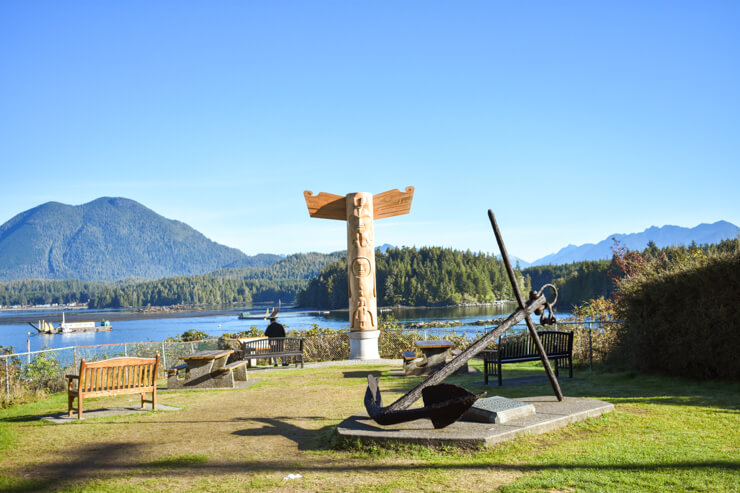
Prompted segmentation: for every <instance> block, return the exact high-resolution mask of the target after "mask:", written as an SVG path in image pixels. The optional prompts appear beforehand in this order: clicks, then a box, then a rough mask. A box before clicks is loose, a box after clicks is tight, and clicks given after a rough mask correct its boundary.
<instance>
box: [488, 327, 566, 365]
mask: <svg viewBox="0 0 740 493" xmlns="http://www.w3.org/2000/svg"><path fill="white" fill-rule="evenodd" d="M537 335H538V336H539V338H540V342H542V347H543V348H544V349H545V352H546V353H547V354H548V355H556V354H558V355H559V354H563V355H567V354H568V353H570V351H571V349H572V347H573V333H572V332H558V331H554V330H543V331H537ZM498 354H499V358H500V359H502V360H503V359H508V358H537V357H539V353H538V352H537V346H535V344H534V340H533V339H532V336H530V335H529V333H528V332H525V333H524V334H517V335H513V336H507V337H500V338H499V340H498Z"/></svg>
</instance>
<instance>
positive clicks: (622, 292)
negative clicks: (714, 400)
mask: <svg viewBox="0 0 740 493" xmlns="http://www.w3.org/2000/svg"><path fill="white" fill-rule="evenodd" d="M618 295H619V301H618V316H620V318H622V319H623V320H625V321H626V327H625V330H624V332H623V334H622V336H621V337H620V340H619V352H620V353H621V356H622V357H623V358H624V359H625V360H626V361H627V362H629V363H631V364H632V365H633V366H634V367H636V368H638V369H640V370H643V371H648V372H661V373H667V374H670V375H676V376H686V377H693V378H702V379H708V378H732V379H738V378H740V358H738V357H737V354H736V351H737V350H738V348H740V331H739V329H740V327H739V324H738V321H739V320H740V304H738V300H740V251H737V250H735V251H734V252H722V253H716V254H710V255H709V256H706V255H704V254H703V253H702V252H693V254H691V255H687V256H684V257H683V258H681V259H679V260H678V261H672V262H665V261H660V260H656V261H653V262H650V263H649V264H647V265H645V266H644V268H642V269H640V270H639V271H638V272H635V273H633V275H631V276H629V277H627V278H625V279H623V280H621V281H620V282H619V289H618Z"/></svg>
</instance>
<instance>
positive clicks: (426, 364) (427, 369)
mask: <svg viewBox="0 0 740 493" xmlns="http://www.w3.org/2000/svg"><path fill="white" fill-rule="evenodd" d="M415 345H416V347H417V348H418V349H419V350H420V351H421V353H422V356H421V358H416V357H415V354H413V355H411V354H410V356H413V357H408V358H407V357H406V354H405V353H404V365H403V369H404V374H405V375H407V376H411V375H431V374H432V373H434V372H435V371H437V370H439V369H440V368H442V367H443V366H445V365H446V364H447V363H448V362H450V361H452V359H453V358H454V357H455V356H457V354H456V353H457V351H454V350H453V348H454V347H455V344H454V343H452V342H450V341H445V340H438V341H416V343H415ZM409 353H410V352H409ZM467 373H468V367H467V364H466V365H464V366H463V367H462V368H460V370H458V371H457V372H455V374H456V375H457V374H463V375H464V374H467Z"/></svg>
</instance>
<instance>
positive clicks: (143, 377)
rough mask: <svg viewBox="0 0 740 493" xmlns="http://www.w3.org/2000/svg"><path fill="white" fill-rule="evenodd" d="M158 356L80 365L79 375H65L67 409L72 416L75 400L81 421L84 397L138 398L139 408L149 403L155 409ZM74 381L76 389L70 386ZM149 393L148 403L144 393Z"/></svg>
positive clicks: (83, 362)
mask: <svg viewBox="0 0 740 493" xmlns="http://www.w3.org/2000/svg"><path fill="white" fill-rule="evenodd" d="M158 368H159V353H157V356H156V358H112V359H109V360H102V361H96V362H93V363H87V362H86V361H85V360H84V359H83V360H82V362H81V363H80V373H79V375H67V379H68V387H67V398H68V409H67V412H68V414H69V416H72V411H73V407H72V405H73V403H74V399H75V398H77V418H78V419H80V418H82V413H83V400H84V399H85V398H87V397H98V396H109V395H122V394H141V407H142V408H143V407H144V403H145V402H151V403H152V408H153V409H156V408H157V369H158ZM75 380H77V389H74V388H73V382H74V381H75ZM147 392H151V393H152V399H151V400H150V401H147V400H145V397H146V393H147Z"/></svg>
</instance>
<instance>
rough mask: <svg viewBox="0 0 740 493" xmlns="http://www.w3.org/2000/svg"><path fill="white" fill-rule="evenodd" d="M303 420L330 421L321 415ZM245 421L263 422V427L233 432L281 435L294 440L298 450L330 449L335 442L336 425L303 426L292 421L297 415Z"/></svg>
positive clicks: (253, 434)
mask: <svg viewBox="0 0 740 493" xmlns="http://www.w3.org/2000/svg"><path fill="white" fill-rule="evenodd" d="M300 419H301V420H312V421H313V422H315V421H328V420H327V419H326V418H323V417H321V416H313V417H303V418H300ZM243 421H251V422H256V423H262V424H263V425H264V426H262V427H261V428H246V429H243V430H237V431H234V432H232V434H233V435H238V436H242V437H264V436H281V437H285V438H287V439H288V440H291V441H293V442H294V443H295V444H296V445H297V446H298V450H328V449H330V448H332V446H333V444H334V440H335V438H334V436H335V433H334V430H335V429H336V425H334V424H332V425H326V426H324V427H322V428H320V429H318V430H315V429H309V428H302V427H300V426H298V425H295V424H293V423H292V422H294V421H296V418H295V417H275V418H244V419H243Z"/></svg>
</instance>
